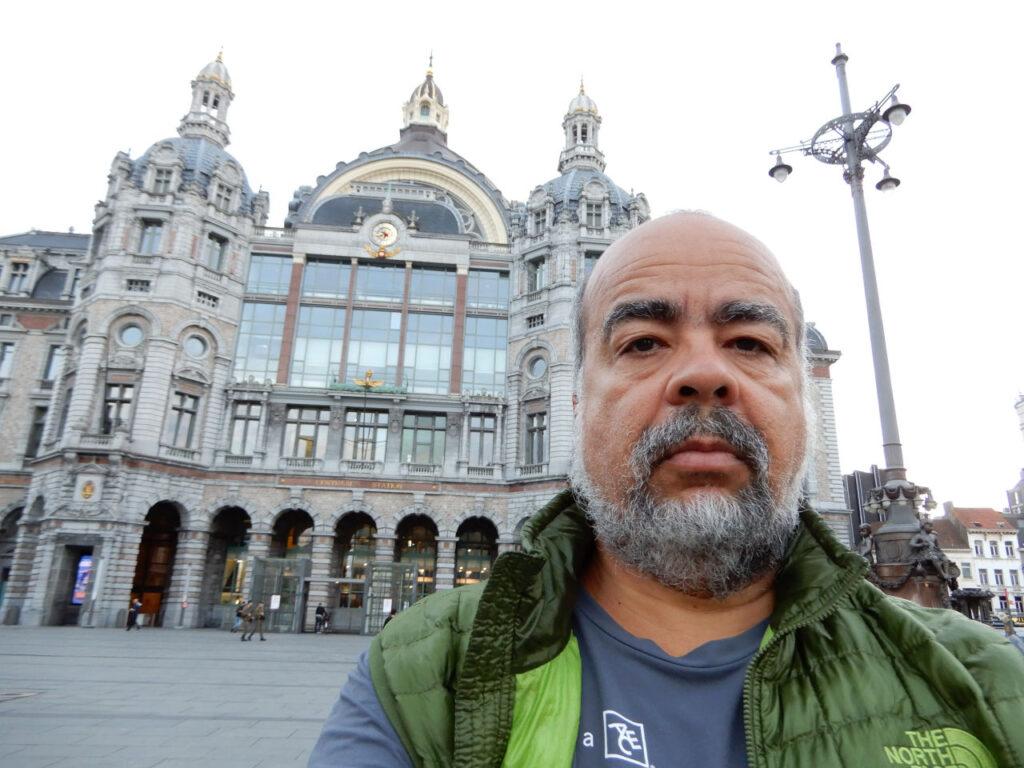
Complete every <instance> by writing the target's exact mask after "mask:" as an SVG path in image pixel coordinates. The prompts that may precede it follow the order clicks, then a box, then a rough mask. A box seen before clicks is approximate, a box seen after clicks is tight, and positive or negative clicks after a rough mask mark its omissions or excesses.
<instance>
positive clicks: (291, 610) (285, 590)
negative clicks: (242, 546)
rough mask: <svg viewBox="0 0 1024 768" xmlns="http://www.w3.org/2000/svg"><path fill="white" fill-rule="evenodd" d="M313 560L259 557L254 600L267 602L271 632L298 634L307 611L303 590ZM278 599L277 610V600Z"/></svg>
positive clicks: (255, 564) (254, 574) (253, 587)
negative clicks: (303, 611) (305, 610)
mask: <svg viewBox="0 0 1024 768" xmlns="http://www.w3.org/2000/svg"><path fill="white" fill-rule="evenodd" d="M307 573H309V560H301V559H298V558H292V557H257V558H256V559H255V560H254V562H253V568H252V596H253V597H252V599H253V600H254V601H255V602H257V603H258V602H260V601H262V602H263V606H264V608H265V610H266V615H267V618H266V620H265V628H266V631H267V632H298V631H299V623H300V620H301V616H302V609H303V597H302V596H303V587H304V585H305V581H306V574H307ZM275 596H276V597H277V607H276V608H275V607H274V604H275V601H274V598H275Z"/></svg>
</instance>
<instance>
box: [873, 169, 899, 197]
mask: <svg viewBox="0 0 1024 768" xmlns="http://www.w3.org/2000/svg"><path fill="white" fill-rule="evenodd" d="M899 185H900V180H899V179H897V178H896V177H895V176H890V175H889V169H888V168H886V169H885V171H884V172H883V173H882V180H881V181H879V182H878V183H877V184H875V189H877V190H878V191H879V192H892V191H893V190H894V189H896V187H898V186H899Z"/></svg>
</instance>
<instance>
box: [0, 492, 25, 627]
mask: <svg viewBox="0 0 1024 768" xmlns="http://www.w3.org/2000/svg"><path fill="white" fill-rule="evenodd" d="M21 512H22V510H21V507H18V508H17V509H14V510H12V511H10V512H8V513H7V514H6V515H5V516H4V517H3V518H2V519H0V616H2V615H3V613H4V595H5V594H6V593H7V584H8V582H9V581H10V580H11V571H12V570H13V569H14V549H15V545H16V544H17V542H18V521H19V520H20V519H21Z"/></svg>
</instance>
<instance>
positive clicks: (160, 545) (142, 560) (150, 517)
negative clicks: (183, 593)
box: [132, 501, 181, 626]
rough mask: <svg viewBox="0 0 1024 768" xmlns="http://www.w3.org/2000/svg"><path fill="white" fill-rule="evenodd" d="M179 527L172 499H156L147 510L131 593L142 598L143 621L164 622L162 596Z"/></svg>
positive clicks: (172, 561) (171, 569)
mask: <svg viewBox="0 0 1024 768" xmlns="http://www.w3.org/2000/svg"><path fill="white" fill-rule="evenodd" d="M180 527H181V513H180V511H179V508H178V505H177V504H174V503H173V502H169V501H161V502H158V503H157V504H154V505H153V506H152V507H150V509H149V512H147V513H146V527H145V529H144V530H143V532H142V541H140V542H139V556H138V558H137V559H136V561H135V577H134V578H133V579H132V596H133V597H138V598H139V600H141V601H142V610H141V611H140V613H141V614H142V615H143V616H146V619H145V621H146V623H148V624H152V625H154V626H162V624H163V609H164V608H165V597H166V595H167V591H168V588H169V587H170V584H171V574H172V573H173V572H174V556H175V554H176V552H177V547H178V529H179V528H180ZM140 619H141V617H140Z"/></svg>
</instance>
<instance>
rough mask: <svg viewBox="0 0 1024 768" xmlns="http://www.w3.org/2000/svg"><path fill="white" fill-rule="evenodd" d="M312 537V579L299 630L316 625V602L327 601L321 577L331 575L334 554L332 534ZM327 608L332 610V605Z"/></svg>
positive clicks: (325, 589) (325, 584)
mask: <svg viewBox="0 0 1024 768" xmlns="http://www.w3.org/2000/svg"><path fill="white" fill-rule="evenodd" d="M312 539H313V541H312V544H313V547H312V549H313V556H312V560H311V562H310V569H309V575H310V578H311V579H314V581H310V583H309V599H308V600H307V601H306V608H305V614H304V615H303V621H302V624H301V625H300V631H302V630H303V629H305V628H306V627H315V626H316V606H317V603H326V602H327V596H328V589H327V582H325V581H323V579H326V578H329V577H330V575H331V556H332V555H333V554H334V536H322V535H321V536H313V537H312ZM318 580H319V581H318ZM327 610H328V611H331V610H333V606H328V607H327Z"/></svg>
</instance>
